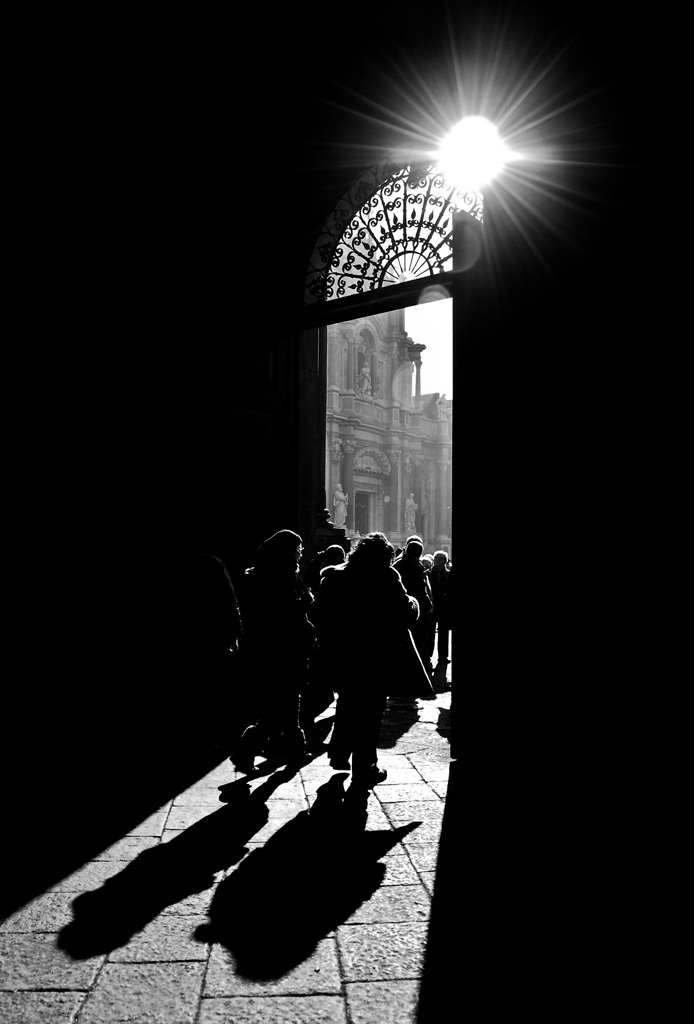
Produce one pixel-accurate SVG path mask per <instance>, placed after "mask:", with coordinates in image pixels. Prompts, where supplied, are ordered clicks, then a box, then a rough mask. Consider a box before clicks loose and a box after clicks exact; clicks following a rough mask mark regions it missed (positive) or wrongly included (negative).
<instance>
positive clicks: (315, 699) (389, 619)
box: [196, 530, 453, 789]
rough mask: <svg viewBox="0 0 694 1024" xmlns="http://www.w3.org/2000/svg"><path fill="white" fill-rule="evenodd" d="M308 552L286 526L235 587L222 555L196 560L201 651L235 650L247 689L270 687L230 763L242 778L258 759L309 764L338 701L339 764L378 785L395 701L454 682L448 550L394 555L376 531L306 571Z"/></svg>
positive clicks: (334, 740) (408, 546)
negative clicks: (316, 736)
mask: <svg viewBox="0 0 694 1024" xmlns="http://www.w3.org/2000/svg"><path fill="white" fill-rule="evenodd" d="M302 557H303V542H302V539H301V537H300V536H299V535H298V534H297V533H294V532H293V531H292V530H279V531H278V532H277V533H274V534H273V535H272V536H271V537H268V539H267V540H265V541H264V542H263V543H262V544H261V545H260V547H259V548H258V551H257V552H256V556H255V560H254V564H253V565H252V566H251V567H249V568H247V569H246V571H245V573H244V576H243V580H242V583H241V585H240V586H239V592H238V594H237V593H236V591H235V589H234V587H233V585H232V582H231V578H230V576H229V573H228V571H227V569H226V566H225V565H224V563H223V562H222V561H221V560H220V559H219V558H216V557H215V556H213V555H209V554H203V555H201V556H200V558H199V566H198V571H199V589H198V593H199V598H200V600H199V602H198V603H197V612H196V624H197V626H199V630H198V635H199V638H200V645H201V648H202V647H204V648H205V650H206V651H208V652H216V653H219V652H220V651H222V650H223V651H231V652H233V653H234V656H235V658H236V659H238V662H239V665H240V676H241V678H243V679H244V681H245V682H244V685H246V686H253V685H254V684H255V683H256V682H257V683H262V705H261V706H260V707H259V708H258V711H257V714H256V715H254V720H253V721H251V722H250V724H248V725H247V726H246V727H245V729H244V731H243V733H242V735H241V736H240V740H239V742H238V744H237V745H236V748H235V749H234V750H233V752H232V754H231V757H230V760H231V761H232V763H233V764H234V767H235V768H236V770H237V771H239V772H242V773H244V774H252V773H253V772H254V771H255V762H256V758H257V757H265V758H273V759H274V758H276V759H278V760H279V761H280V763H286V764H296V763H302V762H305V761H307V760H310V757H311V754H310V751H309V742H310V738H311V733H312V730H313V727H314V725H315V722H316V719H317V718H318V717H319V716H320V715H321V714H322V712H323V711H325V710H326V709H327V708H328V707H329V706H330V705H331V704H332V703H333V701H334V700H335V698H336V697H337V700H336V705H335V718H334V723H333V728H332V734H331V738H330V742H329V745H328V754H329V759H330V765H331V767H332V768H334V769H336V770H338V771H351V775H352V784H353V785H354V786H355V787H359V788H364V789H369V788H371V787H372V786H374V785H376V784H377V783H379V782H382V781H383V780H384V779H385V777H386V773H385V771H384V770H383V769H381V768H379V765H378V756H377V745H378V737H379V730H380V724H381V720H382V717H383V713H384V710H385V707H386V702H387V700H388V698H389V697H393V696H394V695H397V696H398V697H399V698H403V697H409V698H414V697H422V698H427V697H433V696H434V694H435V690H434V687H433V685H432V680H433V679H434V678H436V675H435V674H439V675H438V678H439V682H440V685H443V687H447V686H448V684H447V683H446V682H445V676H446V666H447V665H448V663H449V651H450V647H449V637H450V632H451V607H452V593H453V592H452V586H451V581H452V575H453V572H452V567H451V564H450V562H449V559H448V555H447V554H446V552H444V551H437V552H435V553H434V555H433V556H423V544H422V539H421V537H418V536H416V535H412V536H410V537H408V538H407V540H406V541H405V545H404V548H402V549H397V550H396V549H394V547H393V545H392V544H391V543H390V542H389V541H388V539H387V537H386V536H385V535H384V534H383V533H379V532H373V533H369V534H368V535H366V536H364V537H361V538H360V539H359V540H358V541H357V543H356V545H355V546H354V548H353V550H351V551H350V553H349V554H347V553H346V552H345V550H344V548H343V547H342V546H341V545H339V544H333V545H330V546H329V547H328V548H326V549H325V550H324V551H321V552H319V553H318V554H317V555H316V556H315V558H313V559H312V560H311V561H310V562H309V563H308V565H307V566H306V569H305V571H304V572H303V573H302V571H301V561H302ZM434 653H436V655H437V664H436V668H434V667H433V666H432V658H433V656H434ZM212 656H213V657H214V654H212ZM441 672H442V673H443V682H442V683H441V681H440V673H441Z"/></svg>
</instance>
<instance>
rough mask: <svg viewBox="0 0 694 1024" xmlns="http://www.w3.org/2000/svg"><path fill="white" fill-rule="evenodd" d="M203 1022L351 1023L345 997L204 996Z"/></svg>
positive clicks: (200, 1022)
mask: <svg viewBox="0 0 694 1024" xmlns="http://www.w3.org/2000/svg"><path fill="white" fill-rule="evenodd" d="M199 1024H347V1014H346V1010H345V1005H344V1000H343V999H342V997H341V996H301V997H298V998H297V997H293V996H275V997H274V998H265V997H255V996H251V997H250V998H243V997H242V998H235V999H204V1000H203V1003H202V1010H201V1014H200V1021H199Z"/></svg>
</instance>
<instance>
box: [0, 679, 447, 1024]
mask: <svg viewBox="0 0 694 1024" xmlns="http://www.w3.org/2000/svg"><path fill="white" fill-rule="evenodd" d="M449 679H450V668H449ZM436 688H437V695H436V697H435V698H434V699H430V700H416V701H415V700H410V701H407V700H404V701H398V700H397V699H392V700H391V701H390V702H389V705H388V708H387V710H386V713H385V716H384V720H383V726H382V731H381V739H380V742H379V746H380V748H381V749H380V753H379V764H380V765H381V766H382V767H385V768H386V769H387V770H388V779H387V781H386V782H385V783H383V784H381V785H380V786H378V787H376V788H375V789H374V790H373V791H372V792H371V793H370V794H369V795H368V796H367V797H366V798H362V799H361V800H360V799H358V798H356V797H355V795H354V794H353V793H350V792H349V776H348V775H347V774H346V773H341V772H335V771H333V770H331V768H330V767H329V765H328V760H327V753H326V749H325V741H326V740H327V738H328V736H329V732H330V728H331V722H332V715H333V712H334V706H332V707H331V708H329V709H328V710H327V711H326V712H325V713H324V714H323V715H322V716H321V718H320V719H319V721H318V723H317V735H318V738H317V739H316V741H315V743H314V744H313V747H312V750H313V753H314V757H313V759H312V760H311V762H310V763H308V764H306V765H304V766H303V767H301V768H298V769H293V768H290V767H287V766H284V765H281V764H273V763H271V762H263V761H262V759H258V760H257V762H256V775H255V776H253V777H251V778H248V777H246V776H244V775H241V774H237V773H236V772H235V771H234V769H233V767H232V765H231V763H230V762H229V761H228V760H227V759H226V756H225V753H220V763H219V764H218V766H217V767H215V768H213V770H212V771H210V772H209V773H208V774H206V775H205V776H204V777H203V778H200V779H199V780H198V781H196V782H195V783H194V784H193V785H191V786H190V787H189V788H187V789H186V790H185V791H183V792H181V793H179V794H178V795H177V796H176V797H175V798H174V799H172V800H170V801H168V802H167V803H166V804H165V805H164V806H161V807H160V808H159V809H158V810H157V811H156V813H154V814H152V815H151V816H149V817H148V818H147V819H146V820H144V821H142V822H141V823H140V824H139V825H138V826H137V827H136V828H134V829H132V830H131V831H130V832H129V833H128V834H127V835H123V837H122V838H121V839H120V840H119V841H117V842H115V843H114V844H113V845H112V846H110V847H109V848H107V849H104V850H103V851H102V852H101V853H99V854H98V855H97V856H96V857H95V858H94V859H93V860H92V861H91V862H89V863H86V864H84V865H83V866H82V867H81V868H79V870H76V871H75V872H74V873H73V874H71V875H69V876H68V877H65V878H63V879H62V880H60V881H59V882H58V883H57V884H55V885H53V886H52V887H51V888H50V889H49V890H48V891H46V892H45V893H43V894H41V895H39V896H37V897H36V898H34V899H33V900H32V901H31V902H29V903H28V904H27V905H25V906H23V907H21V908H20V909H18V910H17V911H16V912H14V913H13V914H11V915H10V916H9V917H8V918H6V919H5V920H4V921H3V922H2V924H0V950H1V952H0V1021H2V1022H3V1024H115V1022H125V1021H128V1022H137V1024H230V1022H234V1024H250V1022H256V1021H263V1022H264V1024H275V1022H277V1024H279V1022H282V1024H287V1022H296V1024H314V1022H330V1024H408V1022H414V1021H417V1020H421V1019H422V1018H421V1016H420V1015H419V1013H418V1002H419V1000H418V995H419V992H420V985H421V982H422V976H423V970H424V963H425V953H426V948H427V941H428V934H429V926H430V914H431V906H432V894H433V891H434V885H435V881H436V874H437V857H438V850H439V838H440V834H441V828H442V820H443V812H444V804H445V799H446V792H447V786H448V781H449V769H450V766H451V759H450V748H449V731H450V705H451V693H450V689H447V688H446V683H445V681H441V682H440V684H439V685H437V687H436ZM222 758H224V759H223V760H222Z"/></svg>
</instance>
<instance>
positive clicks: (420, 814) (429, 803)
mask: <svg viewBox="0 0 694 1024" xmlns="http://www.w3.org/2000/svg"><path fill="white" fill-rule="evenodd" d="M443 807H444V805H443V803H442V802H441V801H440V800H438V799H436V797H434V798H433V799H432V800H398V801H393V802H392V803H384V804H383V811H384V813H385V815H386V817H387V818H388V820H389V821H391V822H393V823H394V824H396V823H400V822H405V821H429V820H430V819H432V818H433V819H436V818H442V817H443Z"/></svg>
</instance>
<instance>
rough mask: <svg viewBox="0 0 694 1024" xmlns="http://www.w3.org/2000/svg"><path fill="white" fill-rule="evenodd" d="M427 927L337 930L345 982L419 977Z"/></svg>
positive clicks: (403, 925) (409, 923) (390, 925)
mask: <svg viewBox="0 0 694 1024" xmlns="http://www.w3.org/2000/svg"><path fill="white" fill-rule="evenodd" d="M427 931H428V923H427V922H413V921H403V922H400V923H397V924H395V923H387V924H348V925H342V926H341V927H340V928H338V929H337V943H338V948H339V950H340V958H341V962H342V971H343V977H344V978H345V981H391V980H393V979H409V980H411V981H414V980H416V979H418V978H420V977H421V974H422V969H423V966H424V952H425V948H426V939H427Z"/></svg>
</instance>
